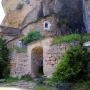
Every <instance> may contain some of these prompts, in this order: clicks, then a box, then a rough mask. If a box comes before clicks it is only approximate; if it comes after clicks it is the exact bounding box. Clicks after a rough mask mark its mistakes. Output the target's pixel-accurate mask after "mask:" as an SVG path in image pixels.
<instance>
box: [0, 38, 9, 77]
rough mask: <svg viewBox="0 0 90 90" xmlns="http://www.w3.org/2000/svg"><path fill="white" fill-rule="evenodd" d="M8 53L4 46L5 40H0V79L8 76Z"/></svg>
mask: <svg viewBox="0 0 90 90" xmlns="http://www.w3.org/2000/svg"><path fill="white" fill-rule="evenodd" d="M8 56H9V51H8V48H7V46H6V44H5V40H3V39H2V38H0V78H3V77H7V76H8V75H9V58H8Z"/></svg>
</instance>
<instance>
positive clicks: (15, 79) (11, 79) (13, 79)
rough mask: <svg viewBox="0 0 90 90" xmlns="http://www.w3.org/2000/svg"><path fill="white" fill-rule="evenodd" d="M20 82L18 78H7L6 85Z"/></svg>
mask: <svg viewBox="0 0 90 90" xmlns="http://www.w3.org/2000/svg"><path fill="white" fill-rule="evenodd" d="M19 80H20V79H18V78H17V77H16V78H14V77H8V78H6V80H5V83H12V82H17V81H19Z"/></svg>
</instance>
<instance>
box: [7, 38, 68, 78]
mask: <svg viewBox="0 0 90 90" xmlns="http://www.w3.org/2000/svg"><path fill="white" fill-rule="evenodd" d="M18 40H19V39H16V40H15V41H14V42H10V43H9V44H8V46H9V48H10V45H12V46H13V45H14V44H15V43H16V41H18ZM52 40H53V38H51V37H50V38H46V39H43V40H40V41H36V42H33V43H30V44H28V45H27V52H26V53H18V52H16V51H15V50H14V51H12V52H11V55H10V59H11V76H13V77H21V76H23V75H25V74H30V75H31V76H32V77H36V76H38V75H40V73H38V70H39V68H40V67H41V69H42V70H43V74H44V75H45V76H47V77H48V78H50V77H51V76H52V73H53V72H54V71H55V68H56V66H57V64H58V62H60V59H61V58H62V57H63V55H64V53H65V51H66V50H67V48H68V46H69V44H65V43H63V44H60V45H53V44H52ZM12 48H14V47H12ZM41 63H43V64H41Z"/></svg>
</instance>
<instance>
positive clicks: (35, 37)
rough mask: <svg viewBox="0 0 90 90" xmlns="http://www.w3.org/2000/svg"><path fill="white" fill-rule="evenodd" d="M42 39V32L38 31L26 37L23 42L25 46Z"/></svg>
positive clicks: (31, 32)
mask: <svg viewBox="0 0 90 90" xmlns="http://www.w3.org/2000/svg"><path fill="white" fill-rule="evenodd" d="M41 38H42V35H41V34H40V32H38V31H30V32H29V33H28V34H27V36H25V37H24V38H23V39H22V42H23V43H24V44H28V43H31V42H33V41H36V40H40V39H41Z"/></svg>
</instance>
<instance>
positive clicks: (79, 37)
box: [53, 34, 90, 44]
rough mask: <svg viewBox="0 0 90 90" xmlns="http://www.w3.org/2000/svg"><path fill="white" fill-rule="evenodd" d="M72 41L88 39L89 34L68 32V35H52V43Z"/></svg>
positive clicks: (89, 37) (89, 38)
mask: <svg viewBox="0 0 90 90" xmlns="http://www.w3.org/2000/svg"><path fill="white" fill-rule="evenodd" d="M73 41H82V42H85V41H90V35H89V34H81V35H80V34H69V35H61V36H57V37H54V39H53V44H61V43H64V42H67V43H69V42H73Z"/></svg>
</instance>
